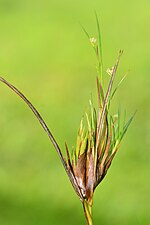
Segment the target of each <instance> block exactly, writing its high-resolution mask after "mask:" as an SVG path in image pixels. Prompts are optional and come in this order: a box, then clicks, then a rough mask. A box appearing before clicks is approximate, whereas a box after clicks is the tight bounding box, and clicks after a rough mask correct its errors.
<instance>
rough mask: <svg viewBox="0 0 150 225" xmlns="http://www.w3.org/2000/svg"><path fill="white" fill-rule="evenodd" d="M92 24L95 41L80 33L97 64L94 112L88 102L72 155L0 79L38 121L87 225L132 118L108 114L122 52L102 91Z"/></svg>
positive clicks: (98, 44)
mask: <svg viewBox="0 0 150 225" xmlns="http://www.w3.org/2000/svg"><path fill="white" fill-rule="evenodd" d="M96 21H97V28H98V39H96V38H94V37H92V38H91V37H90V35H89V34H88V33H87V31H86V30H85V29H84V28H83V30H84V32H85V34H86V35H87V37H88V40H89V41H90V43H91V45H92V47H93V49H94V52H95V55H96V59H97V62H98V63H97V65H98V66H97V71H98V76H97V77H96V85H97V96H98V109H96V108H95V107H94V105H93V102H92V100H90V101H89V103H90V110H89V112H86V113H85V116H84V117H83V118H82V119H81V123H80V127H79V130H78V134H77V142H76V147H75V149H74V150H73V152H72V154H71V153H70V152H69V149H68V146H67V144H66V143H65V147H66V157H64V156H63V155H62V151H61V149H60V147H59V145H58V143H57V141H56V139H55V138H54V136H53V135H52V133H51V131H50V130H49V128H48V126H47V125H46V123H45V122H44V120H43V118H42V117H41V115H40V114H39V112H38V111H37V109H36V108H35V107H34V106H33V104H32V103H31V102H30V101H29V100H28V99H27V98H26V97H25V95H24V94H22V92H20V91H19V90H18V89H17V88H16V87H15V86H13V85H12V84H10V83H9V82H8V81H6V80H5V79H4V78H2V77H0V81H2V82H3V83H4V84H6V85H7V86H8V87H9V88H10V89H11V90H12V91H14V92H15V93H16V94H17V95H18V96H19V97H20V98H22V100H23V101H24V102H25V103H26V104H27V105H28V107H29V108H30V109H31V110H32V112H33V113H34V115H35V116H36V118H37V119H38V120H39V122H40V124H41V126H42V127H43V129H44V131H45V132H46V133H47V135H48V137H49V139H50V141H51V142H52V144H53V146H54V148H55V149H56V151H57V153H58V155H59V157H60V159H61V162H62V164H63V166H64V168H65V171H66V173H67V174H68V177H69V179H70V181H71V184H72V186H73V188H74V190H75V192H76V193H77V195H78V197H79V199H80V201H81V202H82V205H83V209H84V213H85V217H86V221H87V224H88V225H93V219H92V204H93V195H94V191H95V189H96V187H97V186H98V185H99V184H100V183H101V181H102V180H103V179H104V177H105V175H106V174H107V171H108V169H109V167H110V165H111V163H112V160H113V158H114V156H115V154H116V152H117V151H118V149H119V147H120V143H121V140H122V138H123V136H124V135H125V133H126V131H127V129H128V127H129V125H130V123H131V121H132V119H133V117H134V115H133V116H131V117H130V118H129V120H128V121H127V122H125V118H124V120H123V122H122V121H121V113H120V110H118V113H117V114H116V115H111V114H110V105H111V101H112V99H113V96H114V95H115V93H116V91H117V89H118V87H119V86H120V84H121V83H122V81H123V80H124V78H125V76H124V77H123V78H122V79H121V81H120V82H119V84H118V85H117V87H116V88H115V89H113V90H112V88H113V82H114V78H115V75H116V72H117V69H118V64H119V61H120V58H121V56H122V53H123V51H120V52H119V55H118V58H117V60H116V62H115V64H114V66H113V67H112V69H107V71H106V72H107V74H108V75H109V76H110V81H109V83H108V87H107V89H106V91H105V90H104V88H103V81H102V80H103V63H102V51H101V38H100V26H99V22H98V18H97V16H96Z"/></svg>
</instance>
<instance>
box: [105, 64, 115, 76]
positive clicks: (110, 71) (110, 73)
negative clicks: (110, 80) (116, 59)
mask: <svg viewBox="0 0 150 225" xmlns="http://www.w3.org/2000/svg"><path fill="white" fill-rule="evenodd" d="M113 70H114V66H113V67H112V68H111V69H110V68H108V69H107V70H106V72H107V73H108V75H110V76H111V75H112V73H113Z"/></svg>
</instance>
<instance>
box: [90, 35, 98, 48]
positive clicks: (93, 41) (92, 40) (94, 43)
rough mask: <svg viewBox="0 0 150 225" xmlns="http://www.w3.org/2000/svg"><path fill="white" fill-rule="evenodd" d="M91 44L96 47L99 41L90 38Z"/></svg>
mask: <svg viewBox="0 0 150 225" xmlns="http://www.w3.org/2000/svg"><path fill="white" fill-rule="evenodd" d="M90 42H91V44H92V46H93V47H95V46H96V43H97V40H96V38H95V37H92V38H90Z"/></svg>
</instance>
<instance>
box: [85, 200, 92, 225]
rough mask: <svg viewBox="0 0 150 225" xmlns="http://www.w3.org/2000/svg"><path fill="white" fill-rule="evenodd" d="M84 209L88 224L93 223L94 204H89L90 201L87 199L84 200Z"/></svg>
mask: <svg viewBox="0 0 150 225" xmlns="http://www.w3.org/2000/svg"><path fill="white" fill-rule="evenodd" d="M83 209H84V213H85V217H86V222H87V224H88V225H93V219H92V206H91V205H89V203H88V202H87V201H86V200H84V201H83Z"/></svg>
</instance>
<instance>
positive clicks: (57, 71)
mask: <svg viewBox="0 0 150 225" xmlns="http://www.w3.org/2000/svg"><path fill="white" fill-rule="evenodd" d="M94 10H96V11H97V13H98V15H99V18H100V24H101V32H102V45H103V61H104V67H105V69H106V68H108V67H111V66H112V65H113V63H114V62H115V59H116V57H117V54H118V51H119V50H120V49H122V48H123V49H125V52H124V55H123V57H122V59H121V62H120V65H119V70H118V73H117V77H116V82H118V81H119V80H120V79H121V77H122V76H123V75H124V74H125V73H126V72H127V71H129V74H128V76H127V78H126V80H125V81H124V83H123V84H122V86H121V87H120V88H119V90H118V95H117V96H116V97H115V99H114V101H113V107H114V108H113V110H115V109H116V110H117V107H118V105H121V107H122V109H127V111H128V116H130V115H131V114H132V113H133V112H134V111H135V110H138V111H137V114H136V117H135V119H134V121H133V123H132V125H131V127H130V128H129V131H128V133H127V135H126V136H125V138H124V140H123V142H122V146H121V148H120V151H119V152H118V154H117V156H116V157H115V159H114V161H113V164H112V166H111V169H110V170H109V172H108V174H107V176H106V178H105V180H104V181H103V182H102V184H101V185H100V186H99V187H98V189H97V190H96V193H95V198H94V207H93V213H94V221H95V224H97V225H98V224H103V225H110V224H111V225H119V224H122V225H134V224H136V225H148V224H149V222H150V213H149V211H150V117H149V115H150V91H149V89H150V88H149V87H150V30H149V26H150V3H149V0H143V1H137V0H136V1H135V0H130V1H119V0H114V1H110V0H108V1H104V0H94V1H89V0H82V1H79V0H76V1H71V0H70V1H69V0H49V1H48V0H36V1H35V0H26V1H23V0H0V74H1V75H2V76H3V77H5V78H7V79H8V80H9V81H10V82H12V83H13V84H15V85H16V86H17V87H18V88H19V89H20V90H22V91H23V93H25V94H26V96H27V97H28V98H29V99H30V100H31V101H32V102H33V104H34V105H35V106H36V107H37V109H38V110H39V111H40V113H41V114H42V116H43V117H44V119H45V121H46V122H47V124H48V125H49V127H50V129H51V131H52V133H53V134H54V135H55V136H56V139H57V141H58V143H59V144H60V146H61V148H62V149H64V142H65V141H67V143H68V145H69V147H70V149H72V146H74V145H75V141H76V133H77V129H78V126H79V122H80V119H81V117H82V115H83V114H84V111H85V110H86V109H87V108H88V99H89V98H90V95H91V93H93V98H94V101H96V88H95V87H96V86H95V76H96V70H95V64H96V61H95V57H94V53H93V50H92V48H91V46H90V44H89V43H88V40H87V39H86V37H85V35H84V33H83V31H82V29H81V26H80V23H81V24H83V25H84V26H85V27H86V29H87V30H88V31H89V33H90V34H91V36H96V22H95V17H94ZM105 76H106V78H105V83H106V80H107V75H105ZM0 224H1V225H27V224H28V225H60V224H62V225H63V224H65V225H66V224H70V225H76V224H85V219H84V215H83V212H82V206H81V204H80V202H79V200H78V198H77V196H76V195H75V193H74V191H73V188H72V187H71V184H70V183H69V181H68V178H67V176H66V174H65V172H64V169H63V167H62V165H61V163H60V160H59V158H58V156H57V154H56V152H55V150H54V148H53V146H52V144H51V143H50V142H49V140H48V138H47V136H46V134H45V133H44V132H43V130H42V128H41V127H40V125H39V124H38V122H37V120H36V119H35V117H34V116H33V114H32V113H31V112H30V110H29V109H28V108H27V107H26V106H25V104H24V103H23V102H22V101H21V100H20V99H19V98H18V97H17V96H15V95H14V94H13V93H12V92H11V91H10V90H8V88H6V86H4V85H3V84H2V83H1V84H0Z"/></svg>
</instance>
